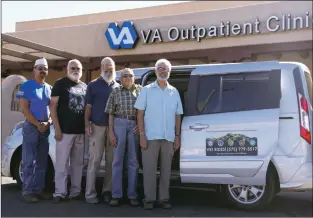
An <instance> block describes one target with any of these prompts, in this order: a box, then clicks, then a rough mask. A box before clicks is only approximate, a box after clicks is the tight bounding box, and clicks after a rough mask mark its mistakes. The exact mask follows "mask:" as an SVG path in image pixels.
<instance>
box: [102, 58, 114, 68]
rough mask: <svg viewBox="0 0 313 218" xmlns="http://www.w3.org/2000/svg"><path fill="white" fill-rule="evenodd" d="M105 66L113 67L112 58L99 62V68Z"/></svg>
mask: <svg viewBox="0 0 313 218" xmlns="http://www.w3.org/2000/svg"><path fill="white" fill-rule="evenodd" d="M106 65H109V66H112V67H115V62H114V61H113V59H112V58H110V57H105V58H103V59H102V61H101V66H106Z"/></svg>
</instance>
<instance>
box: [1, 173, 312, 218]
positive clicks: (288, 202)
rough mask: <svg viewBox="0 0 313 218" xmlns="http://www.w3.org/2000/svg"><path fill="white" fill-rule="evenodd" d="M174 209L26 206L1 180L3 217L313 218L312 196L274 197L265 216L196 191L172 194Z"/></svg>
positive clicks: (12, 186)
mask: <svg viewBox="0 0 313 218" xmlns="http://www.w3.org/2000/svg"><path fill="white" fill-rule="evenodd" d="M171 197H172V203H173V209H172V210H163V209H155V210H152V211H145V210H143V209H142V208H132V207H130V206H128V205H123V206H121V207H118V208H112V207H109V206H108V205H105V204H98V205H89V204H86V203H85V202H84V201H70V202H67V203H63V204H52V203H51V201H42V202H39V203H35V204H26V203H24V202H22V201H20V190H19V188H18V186H17V185H16V183H15V181H13V180H11V179H10V178H5V177H3V178H2V185H1V204H2V205H1V206H2V207H1V215H2V216H3V217H13V216H14V217H21V216H24V217H30V216H31V217H39V216H40V217H45V216H49V217H57V216H62V217H65V216H71V217H73V216H77V217H85V216H88V217H96V216H102V217H111V216H123V217H129V216H131V217H148V216H160V217H165V216H166V217H199V216H206V217H208V216H209V217H211V216H214V217H227V216H233V217H248V216H251V217H286V216H288V217H293V216H302V217H312V192H311V191H310V192H298V193H281V194H279V195H278V196H276V197H275V199H274V200H273V202H272V203H271V205H270V206H269V207H268V208H267V209H265V210H264V211H262V212H244V211H238V210H234V209H230V208H223V207H222V205H219V204H218V203H216V199H214V198H215V195H214V193H213V192H205V191H193V190H172V191H171Z"/></svg>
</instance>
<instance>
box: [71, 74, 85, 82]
mask: <svg viewBox="0 0 313 218" xmlns="http://www.w3.org/2000/svg"><path fill="white" fill-rule="evenodd" d="M67 75H68V77H69V78H70V79H71V80H75V81H77V80H80V78H81V77H82V76H83V74H82V73H79V74H76V75H74V74H67Z"/></svg>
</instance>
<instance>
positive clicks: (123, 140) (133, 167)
mask: <svg viewBox="0 0 313 218" xmlns="http://www.w3.org/2000/svg"><path fill="white" fill-rule="evenodd" d="M135 127H136V121H134V120H126V119H120V118H115V119H114V133H115V136H116V139H117V145H116V147H115V148H114V150H113V155H114V156H113V163H112V197H113V198H121V197H122V196H123V187H122V174H123V161H124V155H125V150H126V148H127V172H128V198H129V199H136V198H137V191H136V189H137V180H138V170H139V164H138V158H137V152H138V146H139V145H138V136H136V135H135V134H134V128H135Z"/></svg>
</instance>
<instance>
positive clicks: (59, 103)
mask: <svg viewBox="0 0 313 218" xmlns="http://www.w3.org/2000/svg"><path fill="white" fill-rule="evenodd" d="M81 77H82V64H81V63H80V61H79V60H76V59H75V60H70V61H69V62H68V65H67V76H65V77H63V78H61V79H59V80H57V81H56V82H55V84H54V86H53V88H52V93H51V101H50V110H51V117H52V122H53V125H54V131H55V136H54V138H55V140H56V161H55V192H54V194H53V202H54V203H59V202H60V201H64V200H66V199H67V194H68V191H67V175H68V174H67V169H68V162H69V159H70V167H71V174H70V175H71V188H70V193H69V198H70V199H80V193H81V180H82V172H83V166H84V145H85V128H84V127H85V125H84V109H85V94H86V89H87V85H86V84H85V83H84V82H82V81H80V78H81Z"/></svg>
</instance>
